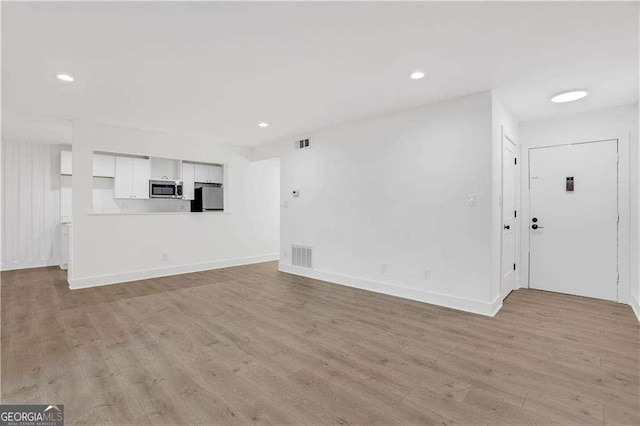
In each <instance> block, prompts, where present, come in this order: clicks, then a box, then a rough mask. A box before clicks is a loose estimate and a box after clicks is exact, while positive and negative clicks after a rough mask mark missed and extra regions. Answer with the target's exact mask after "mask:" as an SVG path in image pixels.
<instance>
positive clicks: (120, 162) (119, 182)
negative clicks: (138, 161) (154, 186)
mask: <svg viewBox="0 0 640 426" xmlns="http://www.w3.org/2000/svg"><path fill="white" fill-rule="evenodd" d="M132 191H133V158H130V157H116V176H115V179H114V183H113V198H131V196H132Z"/></svg>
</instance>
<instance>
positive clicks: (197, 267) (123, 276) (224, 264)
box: [68, 254, 278, 290]
mask: <svg viewBox="0 0 640 426" xmlns="http://www.w3.org/2000/svg"><path fill="white" fill-rule="evenodd" d="M274 260H278V254H268V255H263V256H251V257H240V258H235V259H226V260H216V261H213V262H205V263H194V264H190V265H178V266H170V267H168V268H158V269H146V270H142V271H133V272H122V273H117V274H110V275H100V276H96V277H85V278H74V279H71V278H70V279H69V280H68V282H69V288H70V289H71V290H78V289H81V288H89V287H98V286H102V285H109V284H118V283H125V282H130V281H139V280H146V279H150V278H158V277H167V276H171V275H180V274H189V273H192V272H201V271H208V270H211V269H220V268H228V267H230V266H241V265H249V264H252V263H262V262H272V261H274Z"/></svg>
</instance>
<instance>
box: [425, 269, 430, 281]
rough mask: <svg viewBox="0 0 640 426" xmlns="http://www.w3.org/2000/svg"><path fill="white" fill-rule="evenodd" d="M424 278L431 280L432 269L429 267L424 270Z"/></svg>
mask: <svg viewBox="0 0 640 426" xmlns="http://www.w3.org/2000/svg"><path fill="white" fill-rule="evenodd" d="M424 279H425V280H430V279H431V270H430V269H429V268H427V269H425V270H424Z"/></svg>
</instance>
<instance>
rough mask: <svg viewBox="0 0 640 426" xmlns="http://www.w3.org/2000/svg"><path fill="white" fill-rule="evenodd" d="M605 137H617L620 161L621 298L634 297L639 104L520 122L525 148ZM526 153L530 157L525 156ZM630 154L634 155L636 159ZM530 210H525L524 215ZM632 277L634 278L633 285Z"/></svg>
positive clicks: (526, 248)
mask: <svg viewBox="0 0 640 426" xmlns="http://www.w3.org/2000/svg"><path fill="white" fill-rule="evenodd" d="M603 139H618V140H619V155H620V162H619V165H618V176H619V181H618V185H619V192H618V195H619V199H618V205H619V209H620V213H621V216H620V224H619V233H618V235H619V238H620V239H619V247H618V250H619V257H618V259H619V272H620V283H619V287H618V293H619V294H618V297H619V301H620V302H623V303H633V297H631V296H630V295H631V294H633V295H634V297H635V303H636V308H637V307H638V306H637V300H638V291H639V290H638V284H637V283H638V276H639V272H638V267H639V266H638V257H639V256H638V233H639V231H638V216H639V213H638V211H639V209H638V191H639V188H638V187H639V182H638V180H639V179H638V164H637V162H636V161H635V159H637V158H638V105H637V104H636V105H629V106H622V107H617V108H608V109H604V110H600V111H593V112H589V113H583V114H576V115H568V116H567V115H565V116H561V117H557V118H552V119H547V120H538V121H530V122H523V123H520V140H521V144H522V152H523V153H524V154H526V155H528V149H529V148H531V147H535V146H544V145H562V144H567V143H573V142H587V141H595V140H603ZM527 158H528V157H527ZM632 159H634V160H633V161H632ZM527 163H528V162H526V163H525V161H523V164H525V166H524V167H523V168H522V180H523V182H525V183H526V182H527V179H528V177H527V176H528V168H527V167H526V164H527ZM522 189H523V193H522V204H523V213H524V214H523V217H528V208H529V207H528V200H529V193H528V186H527V185H523V187H522ZM525 215H526V216H525ZM521 250H522V252H523V253H528V251H529V232H528V228H527V229H523V232H522V246H521ZM527 267H528V265H527V264H526V262H525V264H523V268H522V269H523V270H522V274H523V277H526V276H528V269H527ZM631 283H634V284H633V285H632V284H631Z"/></svg>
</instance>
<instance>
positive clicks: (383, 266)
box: [380, 263, 387, 274]
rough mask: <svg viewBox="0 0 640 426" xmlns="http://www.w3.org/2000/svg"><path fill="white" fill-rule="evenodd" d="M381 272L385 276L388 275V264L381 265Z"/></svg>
mask: <svg viewBox="0 0 640 426" xmlns="http://www.w3.org/2000/svg"><path fill="white" fill-rule="evenodd" d="M380 272H382V273H383V274H386V273H387V264H386V263H383V264H382V265H380Z"/></svg>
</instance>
